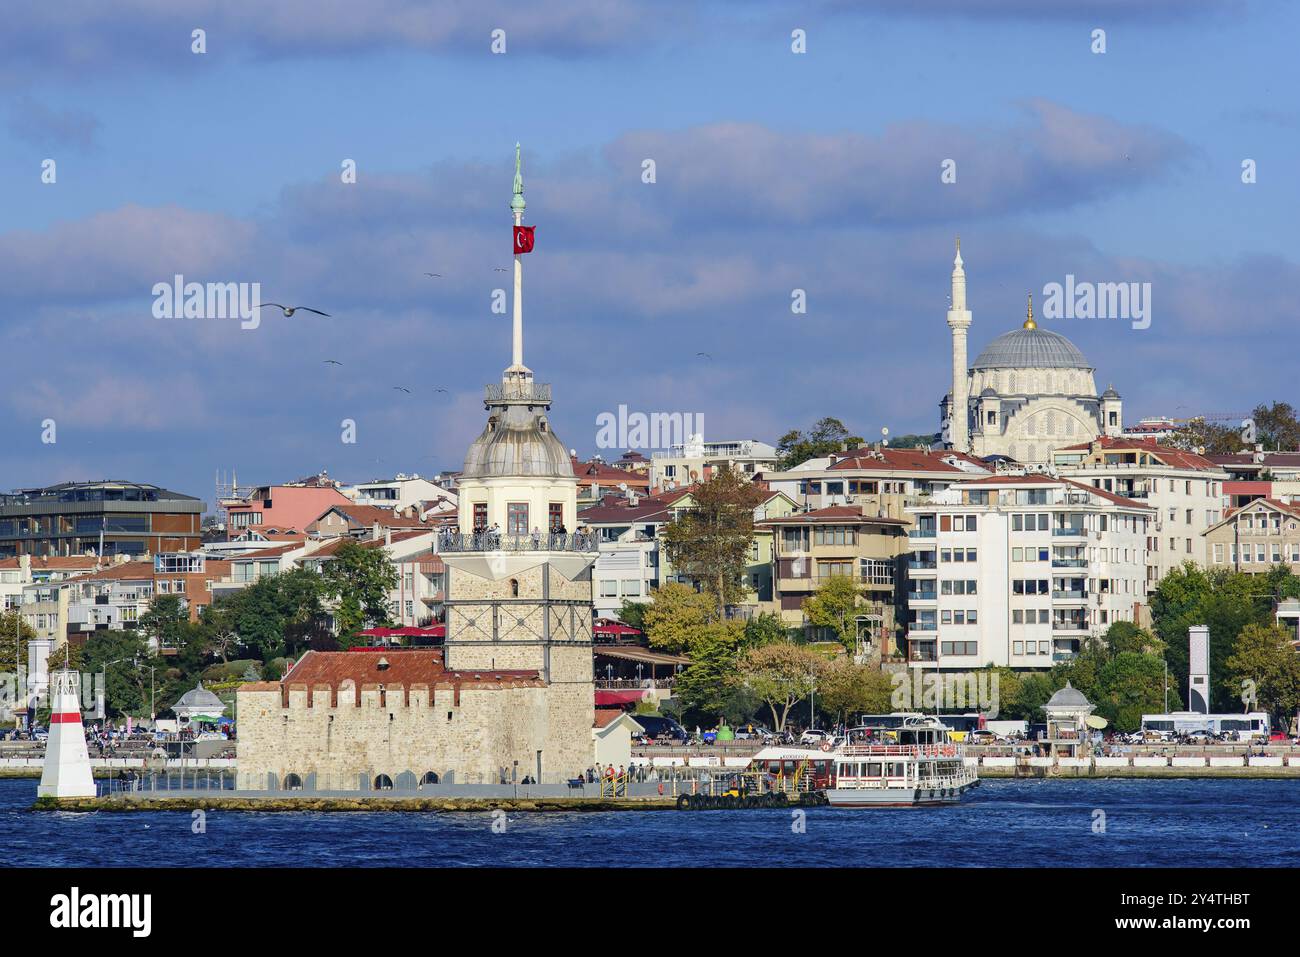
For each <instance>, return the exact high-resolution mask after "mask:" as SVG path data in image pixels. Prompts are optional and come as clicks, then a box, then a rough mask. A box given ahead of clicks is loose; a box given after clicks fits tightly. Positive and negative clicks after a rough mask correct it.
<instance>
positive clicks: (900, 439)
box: [889, 432, 942, 449]
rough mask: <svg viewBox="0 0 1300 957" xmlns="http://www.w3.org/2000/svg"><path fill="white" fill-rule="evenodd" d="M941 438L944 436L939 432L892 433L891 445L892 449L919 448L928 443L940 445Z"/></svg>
mask: <svg viewBox="0 0 1300 957" xmlns="http://www.w3.org/2000/svg"><path fill="white" fill-rule="evenodd" d="M940 438H942V436H941V435H940V433H938V432H931V433H929V434H924V435H914V434H908V435H891V436H890V437H889V447H890V448H891V449H919V448H923V447H925V446H927V445H931V446H933V445H938V444H939V440H940Z"/></svg>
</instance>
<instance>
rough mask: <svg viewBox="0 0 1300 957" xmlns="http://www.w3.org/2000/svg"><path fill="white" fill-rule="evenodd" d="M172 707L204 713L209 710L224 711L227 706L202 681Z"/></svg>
mask: <svg viewBox="0 0 1300 957" xmlns="http://www.w3.org/2000/svg"><path fill="white" fill-rule="evenodd" d="M172 707H173V708H188V709H190V710H199V711H202V710H206V709H208V708H218V709H221V710H224V709H225V707H226V706H225V705H224V704H222V702H221V699H220V698H218V697H217V696H216V695H214V694H213V693H212V692H211V691H209V690H208V689H207V688H205V687H203V682H202V681H200V682H199V683H198V684H197V685H196V686H195V687H193V688H191V689H190V690H189V691H187V692H185V693H184V694H183V695H181V696H180V699H179V700H178V701H177V702H176V703H175V704H174V705H172Z"/></svg>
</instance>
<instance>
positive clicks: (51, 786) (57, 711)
mask: <svg viewBox="0 0 1300 957" xmlns="http://www.w3.org/2000/svg"><path fill="white" fill-rule="evenodd" d="M80 691H81V682H80V678H79V676H78V675H77V673H76V672H75V671H54V672H51V673H50V737H49V740H48V741H47V742H46V744H45V764H44V766H43V767H42V768H41V783H40V785H39V786H38V787H37V788H36V796H37V797H52V798H77V797H94V796H95V781H94V778H93V777H92V776H91V773H90V754H89V753H88V752H87V751H86V732H85V730H84V729H83V728H82V726H81V698H80Z"/></svg>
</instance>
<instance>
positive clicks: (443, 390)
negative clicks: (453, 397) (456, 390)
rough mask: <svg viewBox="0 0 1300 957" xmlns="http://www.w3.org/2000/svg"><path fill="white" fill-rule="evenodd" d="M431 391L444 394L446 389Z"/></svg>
mask: <svg viewBox="0 0 1300 957" xmlns="http://www.w3.org/2000/svg"><path fill="white" fill-rule="evenodd" d="M433 391H434V392H446V391H447V390H446V389H434V390H433Z"/></svg>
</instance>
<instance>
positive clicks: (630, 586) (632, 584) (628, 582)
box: [623, 578, 641, 598]
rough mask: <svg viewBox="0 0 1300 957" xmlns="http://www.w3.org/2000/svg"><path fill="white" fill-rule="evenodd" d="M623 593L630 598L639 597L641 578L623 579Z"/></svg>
mask: <svg viewBox="0 0 1300 957" xmlns="http://www.w3.org/2000/svg"><path fill="white" fill-rule="evenodd" d="M623 595H624V596H625V597H628V598H638V597H640V595H641V580H640V579H638V578H625V579H623Z"/></svg>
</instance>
